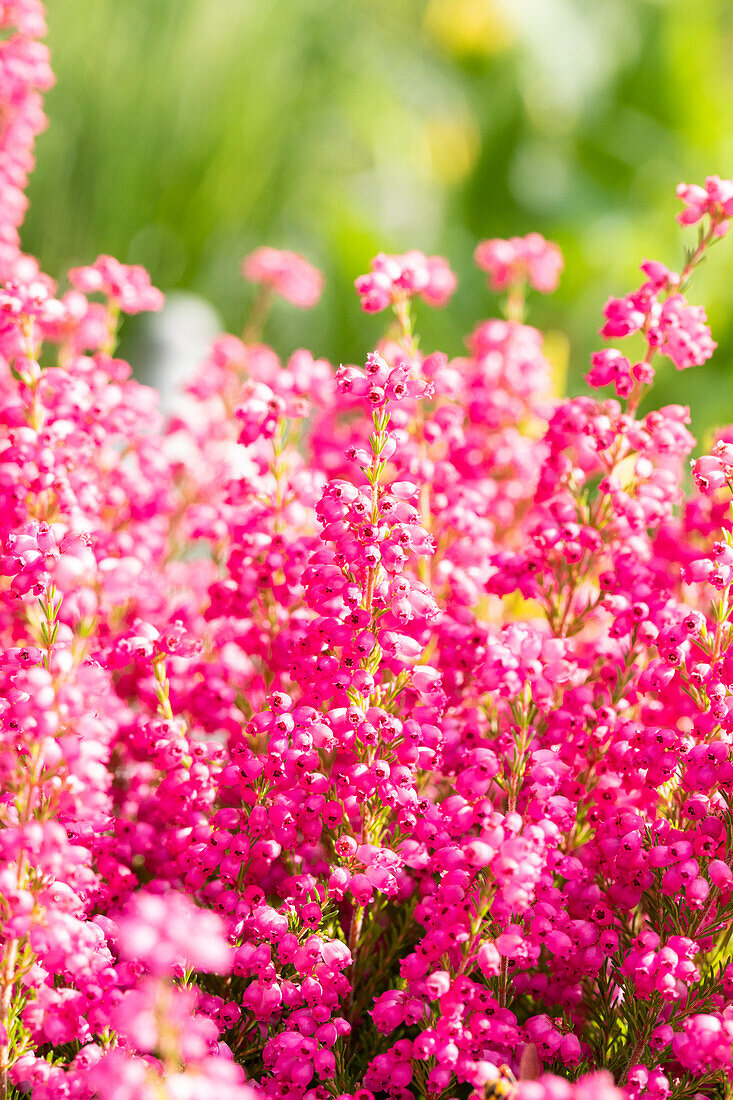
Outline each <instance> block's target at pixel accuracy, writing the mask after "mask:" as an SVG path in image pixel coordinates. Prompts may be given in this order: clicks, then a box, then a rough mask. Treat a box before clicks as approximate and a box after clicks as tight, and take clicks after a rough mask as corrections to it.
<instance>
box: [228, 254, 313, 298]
mask: <svg viewBox="0 0 733 1100" xmlns="http://www.w3.org/2000/svg"><path fill="white" fill-rule="evenodd" d="M241 271H242V275H243V276H244V278H245V279H248V280H249V281H250V282H251V283H260V284H261V285H262V286H267V287H269V288H270V289H271V290H273V291H274V292H275V294H279V295H280V297H281V298H284V299H285V300H286V301H287V302H290V303H291V304H292V305H294V306H297V307H298V308H299V309H313V307H314V306H315V305H317V304H318V301H319V300H320V297H321V292H322V291H323V282H324V280H323V275H322V274H321V272H320V271H319V270H318V268H317V267H314V266H313V264H311V263H309V262H308V260H306V258H305V256H301V255H300V253H298V252H289V251H287V250H284V249H277V248H270V247H268V246H263V247H261V248H256V249H255V251H254V252H251V253H250V254H249V256H245V258H244V259H243V260H242V266H241Z"/></svg>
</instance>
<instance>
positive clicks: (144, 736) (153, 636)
mask: <svg viewBox="0 0 733 1100" xmlns="http://www.w3.org/2000/svg"><path fill="white" fill-rule="evenodd" d="M1 11H2V19H3V26H4V29H5V36H4V38H3V39H2V42H0V74H1V76H2V79H0V96H2V107H3V109H2V112H1V113H0V119H1V125H2V131H1V133H0V239H1V240H2V249H1V250H0V261H1V264H0V266H2V279H3V288H4V289H3V290H2V293H1V295H0V422H1V424H2V430H1V432H0V497H1V499H2V507H1V508H0V577H1V578H2V580H1V581H0V590H1V591H2V599H1V600H0V630H2V645H1V649H0V678H1V679H2V684H1V687H2V694H1V697H0V737H1V739H2V754H0V769H1V770H2V779H3V783H2V796H1V798H0V826H1V827H0V853H1V854H2V861H1V864H0V947H1V956H0V1044H1V1046H2V1050H1V1052H0V1095H1V1096H3V1097H11V1096H12V1097H15V1098H20V1097H25V1096H32V1097H33V1098H34V1100H55V1098H58V1097H65V1096H68V1097H72V1098H76V1100H93V1098H99V1100H138V1098H140V1100H160V1098H162V1097H170V1098H171V1100H206V1098H208V1097H212V1098H214V1097H215V1098H216V1100H251V1098H252V1097H253V1096H255V1095H259V1096H263V1097H271V1098H273V1100H290V1098H295V1100H297V1098H302V1100H328V1098H330V1097H335V1098H338V1100H375V1098H383V1097H389V1098H390V1100H411V1098H415V1100H468V1098H470V1100H488V1098H490V1097H504V1096H510V1095H511V1096H516V1097H517V1098H518V1100H622V1098H625V1100H637V1098H641V1097H644V1096H648V1097H649V1098H650V1100H667V1098H668V1097H672V1098H674V1100H687V1098H690V1100H693V1098H698V1100H699V1098H702V1097H706V1098H709V1100H713V1098H717V1097H723V1096H728V1095H730V1092H731V1082H732V1081H733V1053H732V1043H733V949H732V948H731V947H730V934H731V928H732V927H733V924H732V921H733V897H732V895H733V807H732V806H731V797H732V795H731V792H732V791H733V754H732V752H731V743H732V742H733V694H732V693H731V687H732V685H733V623H732V622H731V619H732V616H733V602H732V600H731V586H733V513H732V511H731V491H733V429H726V430H723V431H721V432H720V433H719V435H718V438H717V439H716V440H715V442H714V444H713V445H712V447H711V448H710V453H709V454H707V455H704V456H702V457H699V458H697V459H696V460H695V461H694V463H693V481H694V488H693V489H692V492H691V494H689V495H688V493H687V491H686V470H687V464H688V459H689V456H690V454H691V451H692V449H693V447H694V443H695V441H694V439H693V437H692V436H691V434H690V432H689V431H688V427H687V425H688V423H689V419H690V417H689V410H688V409H686V408H683V407H681V406H676V405H671V406H665V407H664V408H661V409H654V408H653V402H652V401H650V399H649V394H650V391H652V389H653V384H654V378H655V373H656V371H658V370H670V369H672V368H675V369H677V370H683V369H687V368H691V367H694V366H697V365H699V364H701V363H702V362H704V361H705V360H707V359H708V358H709V357H710V356H711V355H712V354H713V351H714V348H715V345H714V342H713V340H712V338H711V335H710V331H709V329H708V325H707V320H706V317H705V314H704V312H703V310H702V309H701V308H700V307H699V306H696V305H691V304H690V303H689V301H688V299H687V297H686V294H687V291H688V287H689V284H690V280H691V278H692V275H693V274H694V271H695V268H696V267H697V266H698V265H699V263H700V262H701V261H702V260H703V259H704V258H705V257H706V256H707V254H708V251H709V249H710V248H711V247H712V246H713V244H715V243H716V242H717V241H719V240H720V239H721V238H722V237H723V236H724V235H725V232H726V230H727V228H728V225H729V221H730V218H731V216H733V182H731V181H722V180H720V179H718V178H717V177H710V178H709V179H708V180H707V181H706V183H705V186H704V187H697V186H692V187H688V186H682V187H681V188H680V190H679V197H680V199H681V200H682V203H683V210H682V213H681V214H680V218H679V220H680V222H681V223H682V224H683V225H692V226H697V227H698V237H697V242H696V244H695V245H694V246H693V247H692V248H691V249H690V251H689V253H688V256H687V259H686V261H685V263H684V265H683V267H682V270H681V271H680V272H675V271H672V270H670V269H669V268H667V267H666V266H665V265H664V264H662V263H659V262H656V261H655V262H650V261H646V262H644V263H643V264H642V266H641V271H642V276H643V281H642V283H641V285H640V287H639V288H638V289H637V290H635V291H634V292H632V293H630V294H628V295H626V296H624V297H619V298H611V299H610V300H609V301H608V302H607V303H606V305H605V307H604V309H603V316H604V323H603V328H602V330H601V335H602V337H603V338H604V341H606V342H613V343H614V345H615V344H616V343H618V342H622V341H623V344H622V348H623V350H622V349H621V348H618V347H615V346H606V347H604V349H603V350H600V351H598V352H597V353H596V354H595V355H594V356H593V359H592V363H591V368H590V371H589V373H588V375H587V382H588V385H589V387H590V389H591V391H601V390H604V389H606V390H607V391H609V388H611V389H610V396H609V395H605V396H604V395H603V394H602V393H591V394H587V395H584V396H580V397H575V398H568V399H563V398H559V397H557V396H555V395H553V379H552V367H551V364H550V362H549V360H548V358H547V357H546V355H545V354H544V351H543V338H542V336H541V334H540V333H539V332H538V331H537V330H536V329H534V328H532V327H530V326H529V325H527V324H526V323H525V312H526V310H527V294H528V293H529V292H530V291H532V290H537V291H540V292H542V293H549V292H551V291H552V290H553V289H554V287H555V285H556V283H557V280H558V278H559V276H560V272H561V268H562V258H561V256H560V253H559V250H558V249H557V247H556V246H555V245H553V244H552V243H550V242H547V241H545V240H544V239H543V238H542V237H540V236H539V235H537V234H530V235H528V236H526V237H523V238H520V237H517V238H512V239H511V240H508V241H501V240H493V241H485V242H483V243H481V244H479V246H478V248H477V251H476V259H477V262H478V264H479V266H481V267H482V268H483V269H484V270H485V271H486V272H487V273H488V275H489V278H490V281H491V284H492V286H493V287H494V289H495V290H496V291H498V292H501V293H504V292H506V301H505V308H504V317H503V318H495V319H490V320H486V321H483V322H481V323H480V324H478V325H477V326H476V328H475V329H474V331H473V332H472V333H471V335H470V336H469V337H468V339H467V341H466V346H467V354H466V355H465V356H463V357H459V358H454V359H449V358H448V357H447V356H445V355H443V354H442V353H440V352H432V353H429V354H426V353H425V352H423V351H422V350H421V349H420V345H419V340H418V335H417V329H416V320H417V318H418V317H419V312H420V310H422V309H424V308H426V307H427V308H432V307H442V306H445V305H446V304H447V303H448V301H449V299H450V297H451V296H452V294H453V293H454V291H455V289H456V280H455V277H454V276H453V274H452V272H451V270H450V267H449V265H448V263H447V261H446V260H444V259H443V258H441V257H427V256H425V255H423V254H422V253H420V252H408V253H406V254H404V255H399V256H388V255H384V254H380V255H379V256H377V257H376V258H375V260H374V261H373V263H372V266H371V270H370V272H368V273H367V274H365V275H362V276H360V277H359V278H358V279H357V280H356V289H357V292H358V295H359V298H360V300H361V304H362V307H363V309H364V310H366V311H367V312H370V313H376V314H386V321H387V323H386V325H385V326H384V333H383V335H381V336H378V337H377V340H376V348H375V350H373V351H371V352H370V353H369V354H367V355H366V356H365V360H364V364H363V365H341V366H339V367H338V369H334V367H332V365H331V364H329V363H328V362H326V361H325V360H323V359H318V358H315V357H314V356H313V355H312V354H311V353H310V352H308V351H306V350H304V349H298V350H296V351H294V352H293V354H292V355H291V356H290V358H289V359H288V360H287V361H286V362H282V361H281V360H280V358H279V357H278V356H277V355H276V353H275V352H274V351H273V350H272V349H271V348H270V347H269V346H268V345H266V344H265V343H263V342H261V341H262V327H263V325H264V324H265V323H266V320H267V310H268V306H269V303H270V302H271V301H272V298H273V296H274V295H280V296H282V297H284V298H286V299H288V300H289V301H291V302H292V303H293V304H294V305H295V306H297V307H300V308H308V307H310V306H311V305H313V304H315V302H316V301H317V299H318V296H319V294H320V291H321V277H320V274H319V273H318V272H317V271H316V269H314V268H313V267H311V265H310V264H309V263H308V262H307V261H306V260H304V259H303V257H300V256H298V255H296V254H294V253H288V252H278V251H276V250H273V249H260V250H258V251H257V252H256V253H254V254H253V255H252V256H250V257H247V258H246V260H245V261H244V264H243V269H242V270H243V274H244V275H245V277H246V278H247V279H248V280H250V281H253V282H255V283H256V284H258V285H259V290H258V292H257V293H256V298H255V304H254V307H253V310H252V316H251V317H250V319H249V321H248V323H247V326H246V329H245V333H244V335H243V338H241V339H240V338H238V337H236V336H233V335H224V336H221V337H220V338H219V339H218V340H217V341H216V342H215V344H214V346H213V348H212V349H211V353H210V355H209V357H208V358H207V360H206V362H204V363H203V364H202V365H201V368H200V370H199V371H198V372H197V374H196V376H195V377H194V378H193V379H192V380H191V382H190V384H189V385H188V387H187V389H186V392H185V393H184V394H183V395H182V396H181V400H180V402H179V405H178V407H177V409H176V410H175V412H174V414H173V415H172V416H171V417H170V418H169V419H168V420H167V421H165V420H163V418H162V417H161V415H160V414H159V413H158V411H157V398H156V395H155V393H154V392H153V391H152V390H150V389H149V388H147V387H144V386H141V385H140V384H138V383H137V382H136V381H135V380H134V379H133V378H132V376H131V370H130V367H129V366H128V364H127V363H125V362H123V361H122V360H120V359H119V358H116V357H115V348H116V342H117V333H118V327H119V323H120V320H121V318H122V317H123V316H124V315H125V314H131V313H137V312H140V311H144V310H155V309H159V308H160V307H161V305H162V297H161V295H160V293H159V292H158V291H157V290H156V289H155V288H153V287H152V286H151V285H150V280H149V279H148V277H147V275H146V273H145V272H144V271H143V270H142V269H141V268H137V267H130V266H127V265H123V264H121V263H118V262H117V261H115V260H114V259H112V258H110V257H106V256H101V257H99V258H98V259H97V260H96V261H95V262H94V263H93V264H90V265H88V266H86V267H82V268H78V269H75V270H73V271H71V272H70V273H69V279H68V281H69V289H67V290H65V291H60V290H59V289H58V288H57V286H56V284H55V283H54V282H53V281H52V280H51V279H50V278H48V277H47V276H46V275H45V274H43V273H42V272H41V270H40V267H39V266H38V264H37V263H36V261H35V260H33V259H32V258H30V257H27V256H24V255H23V254H22V253H21V252H20V248H19V240H18V229H19V226H20V224H21V221H22V213H23V187H24V185H25V181H26V175H27V172H28V171H29V169H30V167H31V148H32V142H33V136H34V134H35V133H37V132H38V131H39V130H40V128H41V126H42V124H43V114H42V110H41V105H40V100H39V94H40V92H41V91H42V90H43V89H45V88H47V87H48V86H49V83H50V81H51V74H50V69H49V65H48V58H47V56H46V54H45V51H44V50H43V47H42V46H40V45H39V44H38V41H37V39H38V38H39V36H41V35H42V33H43V11H42V5H41V4H40V3H38V2H37V0H16V2H14V3H6V4H5V5H4V6H3V7H2V9H1ZM377 323H378V322H376V321H375V325H376V324H377ZM668 360H669V361H671V367H670V364H669V362H667V361H668Z"/></svg>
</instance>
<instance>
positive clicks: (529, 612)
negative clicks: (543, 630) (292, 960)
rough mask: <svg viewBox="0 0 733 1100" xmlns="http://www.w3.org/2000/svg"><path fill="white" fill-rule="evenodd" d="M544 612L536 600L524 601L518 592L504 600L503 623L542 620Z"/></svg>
mask: <svg viewBox="0 0 733 1100" xmlns="http://www.w3.org/2000/svg"><path fill="white" fill-rule="evenodd" d="M544 617H545V611H544V608H543V607H542V604H541V603H538V601H537V600H525V598H524V596H520V594H519V593H518V592H513V593H512V594H511V596H507V597H506V598H505V599H504V622H507V623H509V622H514V623H516V622H520V621H523V620H525V619H544Z"/></svg>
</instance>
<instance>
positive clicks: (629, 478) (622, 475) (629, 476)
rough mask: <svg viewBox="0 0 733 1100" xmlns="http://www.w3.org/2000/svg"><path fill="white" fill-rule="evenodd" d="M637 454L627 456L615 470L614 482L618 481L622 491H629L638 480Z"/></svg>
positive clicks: (618, 463)
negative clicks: (630, 486)
mask: <svg viewBox="0 0 733 1100" xmlns="http://www.w3.org/2000/svg"><path fill="white" fill-rule="evenodd" d="M638 457H639V456H638V455H637V454H631V455H627V456H626V458H622V459H621V461H620V462H617V463H616V465H615V466H614V468H613V476H614V480H616V481H618V482H619V483H620V485H621V488H622V489H628V487H629V485H631V484H632V483H633V481H634V480H635V478H636V460H637V458H638Z"/></svg>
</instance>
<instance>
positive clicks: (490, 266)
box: [474, 233, 564, 294]
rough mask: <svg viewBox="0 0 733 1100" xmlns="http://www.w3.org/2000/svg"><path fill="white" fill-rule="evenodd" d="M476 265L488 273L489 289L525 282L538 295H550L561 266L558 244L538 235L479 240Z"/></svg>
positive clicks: (561, 268) (560, 253)
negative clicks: (537, 292) (538, 292)
mask: <svg viewBox="0 0 733 1100" xmlns="http://www.w3.org/2000/svg"><path fill="white" fill-rule="evenodd" d="M474 259H475V260H476V263H477V264H478V266H479V267H480V268H481V269H482V270H483V271H486V272H488V274H489V280H490V285H491V289H492V290H494V291H499V290H505V289H506V288H507V287H511V286H513V285H516V284H517V283H529V285H530V286H531V287H533V288H534V289H535V290H538V291H540V293H541V294H552V292H553V291H554V290H555V289H556V288H557V284H558V282H559V281H560V275H561V273H562V270H563V267H564V261H563V257H562V252H561V251H560V248H559V247H558V245H556V244H554V243H553V242H552V241H547V240H545V238H544V237H542V236H541V235H540V234H539V233H528V234H527V236H526V237H510V238H509V239H508V240H502V239H500V238H494V239H492V240H488V241H481V243H480V244H479V245H478V246H477V248H476V251H475V253H474Z"/></svg>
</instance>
